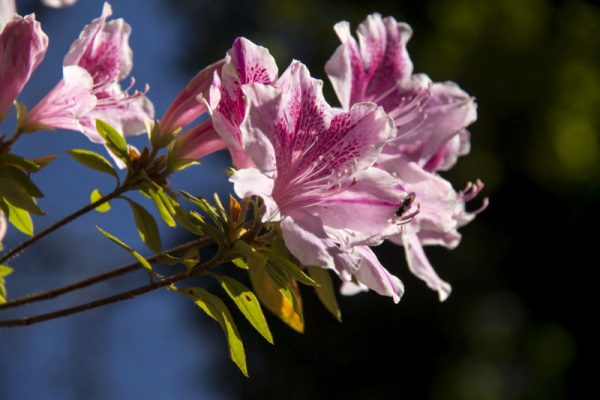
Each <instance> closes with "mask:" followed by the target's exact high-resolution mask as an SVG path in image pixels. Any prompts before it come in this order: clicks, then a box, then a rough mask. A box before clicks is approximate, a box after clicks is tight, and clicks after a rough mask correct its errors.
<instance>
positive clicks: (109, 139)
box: [96, 119, 131, 165]
mask: <svg viewBox="0 0 600 400" xmlns="http://www.w3.org/2000/svg"><path fill="white" fill-rule="evenodd" d="M96 130H97V131H98V133H99V134H100V136H102V138H103V139H104V141H105V142H106V143H105V144H106V147H108V149H109V150H110V151H111V153H113V154H114V155H115V156H117V157H118V158H120V159H121V160H122V161H123V162H124V163H125V164H127V165H129V164H130V163H131V160H130V159H129V151H128V150H127V142H126V141H125V138H124V137H123V135H121V134H120V133H119V132H117V130H116V129H115V128H113V127H112V126H110V125H109V124H107V123H106V122H104V121H101V120H99V119H97V120H96Z"/></svg>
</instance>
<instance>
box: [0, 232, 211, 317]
mask: <svg viewBox="0 0 600 400" xmlns="http://www.w3.org/2000/svg"><path fill="white" fill-rule="evenodd" d="M212 241H213V239H211V238H206V237H205V238H201V239H196V240H192V241H190V242H188V243H184V244H182V245H179V246H176V247H173V248H171V249H169V250H167V251H165V253H166V254H170V255H171V254H177V253H181V252H184V251H186V250H189V249H191V248H193V247H203V246H205V245H207V244H209V243H211V242H212ZM158 257H159V255H153V256H151V257H148V258H146V260H147V261H148V262H150V263H154V262H156V260H157V259H158ZM138 268H141V264H140V263H139V262H134V263H131V264H127V265H124V266H122V267H119V268H116V269H113V270H112V271H108V272H104V273H102V274H99V275H95V276H92V277H90V278H87V279H84V280H82V281H79V282H75V283H71V284H69V285H65V286H61V287H58V288H55V289H52V290H49V291H47V292H42V293H37V294H33V295H30V296H25V297H20V298H18V299H13V300H10V301H7V302H6V303H4V304H0V310H3V309H7V308H15V307H19V306H22V305H24V304H29V303H35V302H38V301H42V300H49V299H53V298H55V297H58V296H60V295H63V294H65V293H69V292H72V291H75V290H78V289H82V288H84V287H87V286H91V285H94V284H96V283H99V282H102V281H105V280H108V279H112V278H115V277H117V276H120V275H125V274H127V273H129V272H131V271H135V270H137V269H138Z"/></svg>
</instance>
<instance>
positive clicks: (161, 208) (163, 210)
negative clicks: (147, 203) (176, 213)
mask: <svg viewBox="0 0 600 400" xmlns="http://www.w3.org/2000/svg"><path fill="white" fill-rule="evenodd" d="M146 193H147V194H148V195H149V196H150V198H151V199H152V201H154V205H155V206H156V209H157V210H158V213H159V214H160V216H161V217H162V219H163V221H165V223H166V224H167V225H168V226H171V227H173V226H177V224H176V223H175V220H174V219H173V217H172V216H171V214H170V213H169V210H167V207H166V206H165V203H163V201H162V199H161V198H160V196H159V195H158V193H157V192H156V191H155V190H154V189H148V191H147V192H146Z"/></svg>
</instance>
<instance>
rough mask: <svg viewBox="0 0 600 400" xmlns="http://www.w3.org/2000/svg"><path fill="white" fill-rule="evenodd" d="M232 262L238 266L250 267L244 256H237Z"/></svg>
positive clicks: (242, 267)
mask: <svg viewBox="0 0 600 400" xmlns="http://www.w3.org/2000/svg"><path fill="white" fill-rule="evenodd" d="M231 262H232V263H233V264H234V265H235V266H236V267H238V268H241V269H248V264H246V261H244V259H243V258H236V259H235V260H231Z"/></svg>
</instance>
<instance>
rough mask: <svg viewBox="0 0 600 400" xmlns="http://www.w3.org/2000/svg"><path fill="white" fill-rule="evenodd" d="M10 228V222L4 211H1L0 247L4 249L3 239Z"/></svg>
mask: <svg viewBox="0 0 600 400" xmlns="http://www.w3.org/2000/svg"><path fill="white" fill-rule="evenodd" d="M7 229H8V223H7V222H6V217H5V216H4V213H3V212H2V211H0V249H2V239H4V237H5V236H6V230H7Z"/></svg>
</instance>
